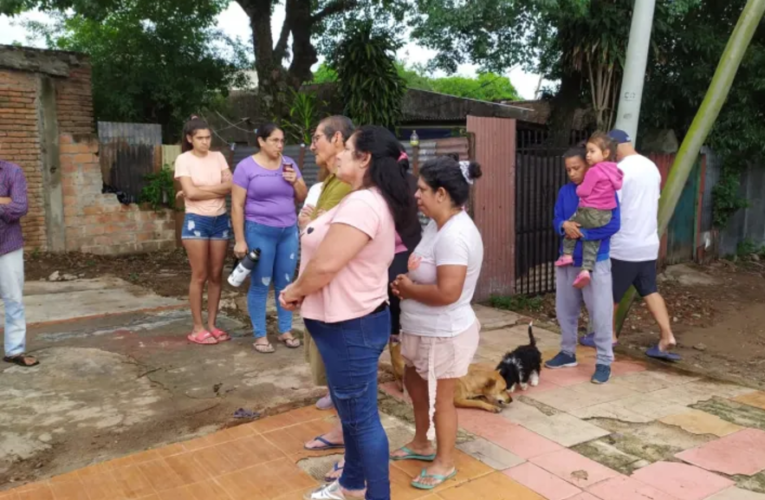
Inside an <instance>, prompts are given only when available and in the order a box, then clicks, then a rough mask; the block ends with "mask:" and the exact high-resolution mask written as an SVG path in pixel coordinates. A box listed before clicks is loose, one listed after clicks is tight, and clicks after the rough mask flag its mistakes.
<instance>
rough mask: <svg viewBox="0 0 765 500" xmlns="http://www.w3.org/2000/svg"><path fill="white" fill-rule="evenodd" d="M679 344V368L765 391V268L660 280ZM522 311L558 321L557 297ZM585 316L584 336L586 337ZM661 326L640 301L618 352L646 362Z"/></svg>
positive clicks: (669, 273)
mask: <svg viewBox="0 0 765 500" xmlns="http://www.w3.org/2000/svg"><path fill="white" fill-rule="evenodd" d="M659 280H660V283H659V291H660V293H661V294H662V296H663V297H664V299H665V301H666V303H667V308H668V310H669V314H670V317H671V318H672V327H673V330H674V333H675V336H676V337H677V340H678V347H677V352H678V353H679V354H681V355H682V356H683V361H682V362H680V363H676V366H677V367H678V368H680V369H683V370H687V371H691V372H694V373H700V374H703V375H706V376H709V377H713V378H718V379H722V380H729V381H734V382H738V383H741V384H745V385H749V386H754V387H759V388H762V387H765V265H763V264H762V263H760V262H758V261H752V260H744V261H739V262H737V263H733V262H729V261H719V262H715V263H713V264H710V265H707V266H698V265H695V264H690V265H678V266H671V267H669V268H667V269H666V270H665V271H664V273H662V274H661V275H660V277H659ZM541 299H542V300H541V301H535V302H532V304H533V306H534V307H533V310H528V309H521V310H519V311H518V312H520V313H522V314H525V315H527V316H531V317H538V318H540V317H541V318H542V319H543V320H544V321H547V322H549V323H552V324H556V321H555V296H554V295H552V294H550V295H546V296H544V297H542V298H541ZM585 324H586V313H583V314H582V318H581V322H580V332H581V333H582V334H584V330H585ZM658 332H659V330H658V327H657V326H656V324H655V323H654V321H653V317H652V316H651V314H650V312H649V311H648V309H647V308H646V306H645V304H644V303H643V302H642V301H641V300H638V301H637V302H636V303H635V305H634V306H633V308H632V310H631V311H630V315H629V317H628V318H627V320H626V322H625V326H624V329H623V330H622V334H621V336H620V339H619V342H620V345H619V346H618V347H617V349H616V350H617V352H622V353H625V354H630V355H632V356H635V357H643V356H644V351H645V350H646V349H647V348H648V347H650V346H651V345H653V344H654V343H655V342H656V341H657V339H658Z"/></svg>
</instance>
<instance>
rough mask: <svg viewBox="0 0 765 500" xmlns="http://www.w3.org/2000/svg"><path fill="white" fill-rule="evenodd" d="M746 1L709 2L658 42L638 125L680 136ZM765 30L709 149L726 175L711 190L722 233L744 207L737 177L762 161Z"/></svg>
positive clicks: (757, 37)
mask: <svg viewBox="0 0 765 500" xmlns="http://www.w3.org/2000/svg"><path fill="white" fill-rule="evenodd" d="M745 4H746V1H745V0H708V1H705V2H703V3H701V4H699V5H696V6H694V7H693V8H691V9H689V10H688V11H687V12H686V13H685V15H684V16H682V17H679V18H677V19H675V20H674V21H673V22H672V23H671V25H670V29H669V30H667V31H666V32H664V33H663V34H660V36H658V37H654V41H655V44H656V45H657V47H658V50H657V51H656V53H658V54H666V56H665V57H656V56H654V57H652V58H651V59H650V60H649V69H648V76H647V79H646V87H645V95H650V96H651V98H650V99H644V101H643V103H644V104H643V112H642V113H641V126H642V127H643V128H652V129H672V130H674V131H675V132H676V134H677V136H678V137H680V138H682V137H684V136H685V134H686V133H687V132H688V130H689V128H690V125H691V122H692V120H693V119H694V115H695V112H696V110H697V109H698V107H699V106H700V105H701V102H702V100H703V99H704V95H705V92H706V90H707V88H708V85H709V75H711V74H713V72H714V71H715V67H716V66H717V64H718V62H719V58H720V54H722V53H723V51H724V50H725V46H726V44H727V42H728V38H729V36H730V33H731V32H732V31H733V29H734V27H735V25H736V22H737V20H738V18H739V15H740V14H741V11H742V10H743V8H744V5H745ZM763 116H765V26H763V25H760V26H758V28H757V30H756V32H755V34H754V37H753V39H752V41H751V44H750V46H749V49H748V50H747V52H746V55H745V56H744V59H743V60H742V62H741V67H740V68H739V70H738V73H737V75H736V85H734V86H733V87H732V88H731V89H730V92H729V94H728V97H727V100H726V102H725V106H724V107H723V108H722V110H721V111H720V116H719V117H718V118H717V120H716V121H715V123H714V127H713V129H712V132H711V133H710V134H709V138H708V140H707V144H708V145H709V146H710V147H711V148H712V149H713V151H714V152H715V154H716V155H717V156H718V157H719V158H720V159H721V162H722V165H723V169H722V170H723V171H722V176H721V178H720V180H719V181H718V183H717V185H715V187H714V191H713V209H714V224H715V226H717V227H724V226H725V225H726V224H727V223H728V220H729V219H730V217H731V216H732V215H733V214H735V213H736V211H738V210H739V209H741V208H743V207H745V206H747V202H746V200H745V199H743V198H741V197H740V196H739V194H738V193H739V187H740V175H741V172H742V170H743V169H745V168H746V167H747V165H748V164H749V163H750V162H751V161H752V160H754V159H762V158H765V121H763Z"/></svg>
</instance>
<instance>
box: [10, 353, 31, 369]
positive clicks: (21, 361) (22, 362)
mask: <svg viewBox="0 0 765 500" xmlns="http://www.w3.org/2000/svg"><path fill="white" fill-rule="evenodd" d="M3 361H5V362H6V363H13V364H14V365H17V366H22V367H24V368H32V367H33V366H37V365H39V364H40V362H39V361H37V359H35V358H34V357H32V356H27V355H26V354H17V355H15V356H6V357H4V358H3ZM29 361H31V362H29Z"/></svg>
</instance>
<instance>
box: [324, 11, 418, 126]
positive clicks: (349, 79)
mask: <svg viewBox="0 0 765 500" xmlns="http://www.w3.org/2000/svg"><path fill="white" fill-rule="evenodd" d="M398 48H399V44H398V42H397V41H396V40H395V39H392V38H391V37H390V36H389V35H388V34H387V33H385V32H384V31H382V30H377V29H375V28H374V26H373V24H372V23H371V22H368V23H365V24H361V25H357V26H355V27H354V28H353V29H352V30H351V31H350V32H349V33H348V34H347V35H346V37H345V39H344V40H343V41H342V42H341V43H340V44H339V45H338V46H337V48H336V49H335V51H334V53H333V54H332V57H331V59H330V68H331V69H333V70H334V71H335V72H336V73H337V76H338V83H339V90H340V95H341V96H342V98H343V102H345V106H346V109H345V114H346V115H348V116H349V117H350V118H351V119H352V120H353V121H354V122H355V123H358V124H360V125H366V124H376V125H382V126H386V127H393V126H395V125H396V123H397V121H398V119H399V117H400V116H401V102H402V100H403V98H404V94H405V92H406V85H405V82H404V80H403V79H402V78H401V76H399V73H398V69H397V68H396V60H395V52H396V50H397V49H398Z"/></svg>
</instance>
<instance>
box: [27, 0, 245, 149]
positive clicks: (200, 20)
mask: <svg viewBox="0 0 765 500" xmlns="http://www.w3.org/2000/svg"><path fill="white" fill-rule="evenodd" d="M219 10H220V5H213V4H205V3H199V2H186V1H185V0H163V1H162V2H157V1H150V0H126V1H123V2H120V3H119V5H116V4H115V5H114V8H113V10H111V12H110V13H109V14H108V15H106V16H105V17H103V18H101V19H100V20H99V21H95V20H93V19H92V18H89V17H85V16H83V15H79V14H58V15H57V16H55V23H54V24H53V25H52V26H50V25H43V24H39V23H28V27H29V28H31V29H32V31H33V32H35V33H37V34H38V35H41V36H43V37H45V38H46V41H47V44H48V46H49V47H52V48H58V49H63V50H71V51H77V52H84V53H86V54H88V55H89V56H90V59H91V64H92V72H93V106H94V113H95V116H96V118H97V119H98V120H103V121H132V122H142V123H159V124H161V125H162V126H163V132H164V135H165V137H166V138H168V139H172V138H175V137H178V134H179V133H180V130H181V128H182V123H183V122H184V120H186V119H187V118H188V116H189V115H190V114H192V113H195V112H197V113H198V112H200V111H201V110H202V109H204V108H208V107H210V106H211V105H213V104H214V103H215V102H216V101H217V99H218V97H219V96H220V95H225V94H226V93H227V92H228V88H229V87H230V86H231V85H232V84H235V83H240V84H241V83H242V82H241V78H242V77H241V73H240V70H241V69H242V68H243V67H244V66H245V65H246V64H247V62H246V60H245V58H244V56H243V54H242V51H241V49H240V48H239V47H237V46H236V44H234V43H233V42H228V41H226V39H225V37H224V36H223V35H222V34H221V33H219V32H217V31H216V30H215V29H214V26H215V22H216V21H215V19H216V16H217V14H218V13H219ZM221 42H222V43H221Z"/></svg>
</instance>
